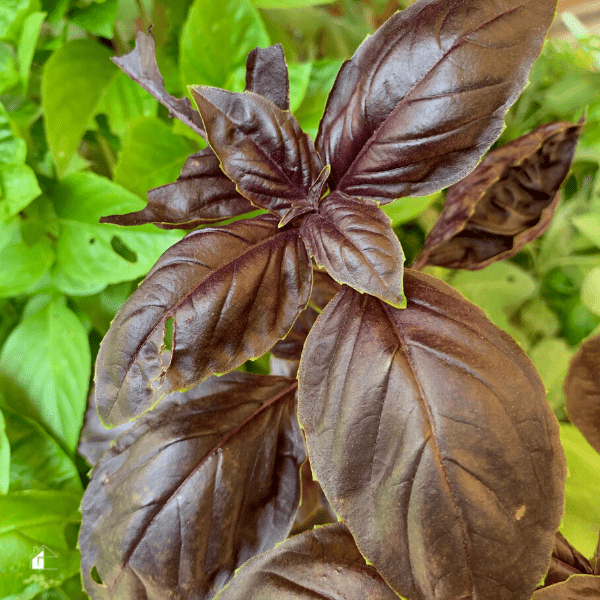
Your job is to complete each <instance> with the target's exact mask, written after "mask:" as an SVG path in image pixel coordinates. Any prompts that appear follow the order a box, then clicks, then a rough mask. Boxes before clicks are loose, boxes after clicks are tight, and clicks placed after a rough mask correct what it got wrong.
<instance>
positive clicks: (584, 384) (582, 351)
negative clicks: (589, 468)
mask: <svg viewBox="0 0 600 600" xmlns="http://www.w3.org/2000/svg"><path fill="white" fill-rule="evenodd" d="M598 365H600V336H598V335H596V336H594V337H593V338H591V339H589V340H587V341H585V342H584V343H583V344H581V347H580V348H579V351H578V352H577V354H576V355H575V356H574V357H573V359H572V361H571V366H570V368H569V372H568V373H567V377H566V379H565V396H566V398H567V412H568V414H569V418H570V419H571V422H572V423H573V424H574V425H576V426H577V428H578V429H579V431H581V433H583V435H584V436H585V438H586V440H587V441H588V442H589V443H590V444H591V445H592V446H593V447H594V448H595V449H596V450H597V451H598V452H600V369H599V368H598Z"/></svg>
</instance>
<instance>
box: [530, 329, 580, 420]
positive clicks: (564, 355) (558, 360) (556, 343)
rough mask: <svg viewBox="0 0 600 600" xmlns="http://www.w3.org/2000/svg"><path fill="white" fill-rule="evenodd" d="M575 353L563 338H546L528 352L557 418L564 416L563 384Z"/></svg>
mask: <svg viewBox="0 0 600 600" xmlns="http://www.w3.org/2000/svg"><path fill="white" fill-rule="evenodd" d="M574 354H575V351H574V350H573V349H572V348H571V346H569V345H568V344H567V342H566V341H565V340H564V339H563V338H546V339H544V340H542V341H541V342H539V343H538V344H536V345H535V346H534V347H533V349H532V350H531V351H530V352H529V356H530V357H531V360H532V361H533V363H534V364H535V366H536V368H537V370H538V373H539V374H540V376H541V378H542V381H543V382H544V385H545V386H546V398H547V400H548V403H549V404H550V406H551V407H552V410H554V412H555V414H557V416H558V417H561V418H564V416H565V393H564V391H563V382H564V380H565V377H566V375H567V371H568V370H569V361H570V360H571V357H572V356H573V355H574Z"/></svg>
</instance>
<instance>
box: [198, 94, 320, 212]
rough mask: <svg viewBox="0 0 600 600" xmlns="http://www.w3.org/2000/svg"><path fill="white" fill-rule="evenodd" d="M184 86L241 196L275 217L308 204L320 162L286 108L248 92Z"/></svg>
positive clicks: (211, 143)
mask: <svg viewBox="0 0 600 600" xmlns="http://www.w3.org/2000/svg"><path fill="white" fill-rule="evenodd" d="M190 89H191V92H192V95H193V97H194V99H195V100H196V104H197V105H198V108H199V109H200V113H201V114H202V120H203V122H204V126H205V128H206V130H207V136H208V142H209V143H210V145H211V147H212V149H213V150H214V151H215V153H216V155H217V156H218V157H219V160H220V161H221V168H222V169H223V171H224V172H225V173H226V174H227V176H228V177H229V178H230V179H231V180H232V181H234V182H235V183H236V185H237V189H238V191H239V192H240V193H241V194H242V195H243V196H245V197H246V198H248V200H250V201H251V202H252V203H253V204H254V205H256V206H258V207H259V208H265V209H267V210H269V211H270V212H272V213H273V214H275V215H277V216H278V217H279V218H282V217H283V216H284V215H285V213H287V212H288V211H289V209H290V208H292V204H293V203H310V201H311V200H312V196H311V188H312V186H313V184H315V183H316V182H317V180H318V178H319V174H320V173H321V170H322V168H323V165H322V164H321V159H320V158H319V155H318V154H317V153H316V152H315V149H314V146H313V143H312V140H311V139H310V138H309V137H308V136H307V135H306V134H305V133H304V132H303V131H302V130H301V129H300V125H298V122H297V121H296V119H295V118H294V116H293V115H292V113H290V112H285V111H282V110H281V109H280V108H278V107H277V106H276V105H275V104H273V103H272V102H270V101H269V100H266V99H265V98H263V97H262V96H260V95H258V94H255V93H251V92H244V93H241V94H235V93H233V92H227V91H225V90H221V89H219V88H212V87H208V86H194V87H192V88H190ZM316 191H317V190H316V189H315V190H314V191H313V193H316ZM319 191H320V189H319ZM317 200H318V198H317Z"/></svg>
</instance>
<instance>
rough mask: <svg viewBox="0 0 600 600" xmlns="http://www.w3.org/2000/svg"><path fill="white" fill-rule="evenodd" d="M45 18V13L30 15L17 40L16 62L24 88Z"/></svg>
mask: <svg viewBox="0 0 600 600" xmlns="http://www.w3.org/2000/svg"><path fill="white" fill-rule="evenodd" d="M45 18H46V13H45V12H34V13H31V14H30V15H29V16H28V17H27V18H26V19H25V22H24V23H23V31H22V32H21V39H20V40H19V47H18V48H17V62H18V63H19V72H20V73H21V78H22V80H23V84H24V85H25V87H27V82H28V80H29V71H30V70H31V61H32V60H33V53H34V52H35V47H36V45H37V41H38V37H39V36H40V30H41V28H42V24H43V23H44V19H45Z"/></svg>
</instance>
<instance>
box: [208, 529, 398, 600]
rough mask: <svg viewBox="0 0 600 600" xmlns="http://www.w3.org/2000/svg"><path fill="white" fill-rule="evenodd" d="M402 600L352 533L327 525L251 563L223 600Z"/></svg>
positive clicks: (220, 598) (290, 540) (218, 599)
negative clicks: (359, 545)
mask: <svg viewBox="0 0 600 600" xmlns="http://www.w3.org/2000/svg"><path fill="white" fill-rule="evenodd" d="M321 599H323V600H324V599H327V600H398V596H396V594H394V592H393V591H392V590H391V589H390V587H389V586H388V585H387V584H386V583H385V581H384V580H383V579H382V577H381V575H379V573H378V572H377V571H376V570H375V569H374V568H373V567H371V566H369V565H368V564H367V563H366V562H365V559H364V558H363V557H362V556H361V554H360V552H359V550H358V548H357V547H356V544H355V542H354V540H353V539H352V535H351V534H350V532H349V531H348V528H347V527H346V526H345V525H343V524H342V523H336V524H335V525H326V526H325V527H319V528H318V529H313V530H312V531H307V532H305V533H302V534H300V535H297V536H295V537H293V538H291V539H289V540H286V541H285V542H283V543H282V544H280V545H279V546H277V548H275V549H274V550H270V551H269V552H266V553H265V554H262V555H261V556H257V557H255V558H253V559H252V560H250V561H248V563H246V564H245V565H244V566H243V567H242V568H241V569H240V571H239V572H238V573H236V576H235V577H234V578H233V579H232V581H231V583H230V584H229V585H228V586H227V587H226V588H225V589H224V590H223V591H222V592H221V593H220V594H219V595H218V596H217V600H321Z"/></svg>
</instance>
